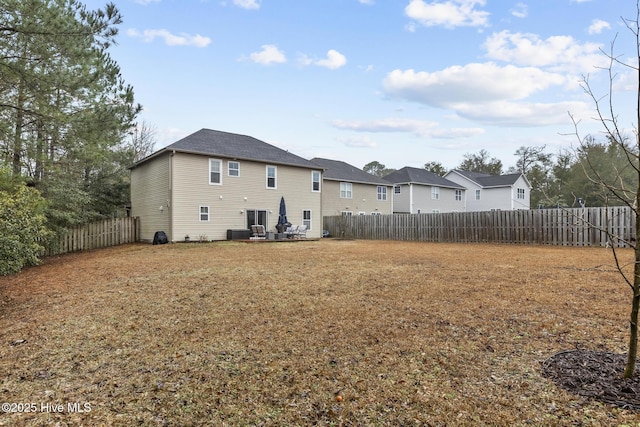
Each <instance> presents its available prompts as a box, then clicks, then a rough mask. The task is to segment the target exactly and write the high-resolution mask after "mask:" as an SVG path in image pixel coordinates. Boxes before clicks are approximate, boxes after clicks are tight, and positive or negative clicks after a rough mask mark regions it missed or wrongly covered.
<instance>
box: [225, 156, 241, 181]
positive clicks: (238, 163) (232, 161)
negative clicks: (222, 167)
mask: <svg viewBox="0 0 640 427" xmlns="http://www.w3.org/2000/svg"><path fill="white" fill-rule="evenodd" d="M231 163H235V164H237V165H238V169H233V170H237V171H238V175H231ZM227 176H233V177H239V176H240V162H237V161H235V160H231V161H229V162H227Z"/></svg>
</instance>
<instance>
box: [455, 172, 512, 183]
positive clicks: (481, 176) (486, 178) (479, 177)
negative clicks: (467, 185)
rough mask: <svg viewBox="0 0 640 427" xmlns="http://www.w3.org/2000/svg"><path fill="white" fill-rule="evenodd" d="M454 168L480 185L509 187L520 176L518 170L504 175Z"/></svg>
mask: <svg viewBox="0 0 640 427" xmlns="http://www.w3.org/2000/svg"><path fill="white" fill-rule="evenodd" d="M454 170H455V171H456V172H458V173H459V174H460V175H462V176H464V177H466V178H468V179H470V180H471V181H473V182H475V183H476V184H478V185H480V186H482V187H510V186H512V185H513V184H515V182H516V181H517V180H518V178H520V177H521V176H522V174H521V173H519V172H518V173H510V174H506V175H488V174H486V173H478V172H469V171H463V170H459V169H454Z"/></svg>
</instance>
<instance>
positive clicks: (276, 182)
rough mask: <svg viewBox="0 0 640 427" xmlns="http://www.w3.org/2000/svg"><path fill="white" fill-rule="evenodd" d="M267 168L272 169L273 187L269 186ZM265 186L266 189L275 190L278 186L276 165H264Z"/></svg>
mask: <svg viewBox="0 0 640 427" xmlns="http://www.w3.org/2000/svg"><path fill="white" fill-rule="evenodd" d="M269 168H273V171H274V176H273V180H274V184H275V185H274V186H273V187H269ZM264 170H265V172H264V173H265V186H266V188H267V190H276V189H277V188H278V167H277V166H274V165H267V166H265V169H264Z"/></svg>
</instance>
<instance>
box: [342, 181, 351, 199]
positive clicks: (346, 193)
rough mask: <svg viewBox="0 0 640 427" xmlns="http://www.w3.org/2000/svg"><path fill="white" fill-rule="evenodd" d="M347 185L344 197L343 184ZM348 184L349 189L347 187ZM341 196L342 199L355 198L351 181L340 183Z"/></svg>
mask: <svg viewBox="0 0 640 427" xmlns="http://www.w3.org/2000/svg"><path fill="white" fill-rule="evenodd" d="M343 184H344V185H345V190H344V197H343V196H342V185H343ZM347 186H348V188H349V189H348V190H347V189H346V188H347ZM340 198H341V199H353V184H352V183H350V182H341V183H340Z"/></svg>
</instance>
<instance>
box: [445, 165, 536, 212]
mask: <svg viewBox="0 0 640 427" xmlns="http://www.w3.org/2000/svg"><path fill="white" fill-rule="evenodd" d="M445 178H447V179H448V180H450V181H453V182H456V183H458V184H460V185H462V186H464V187H466V188H467V200H466V210H467V211H468V212H472V211H490V210H517V209H529V200H530V196H531V184H529V181H528V180H527V178H526V177H525V176H524V175H523V174H522V173H512V174H507V175H487V174H483V173H478V172H468V171H462V170H458V169H454V170H452V171H450V172H448V173H447V174H446V175H445Z"/></svg>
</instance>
